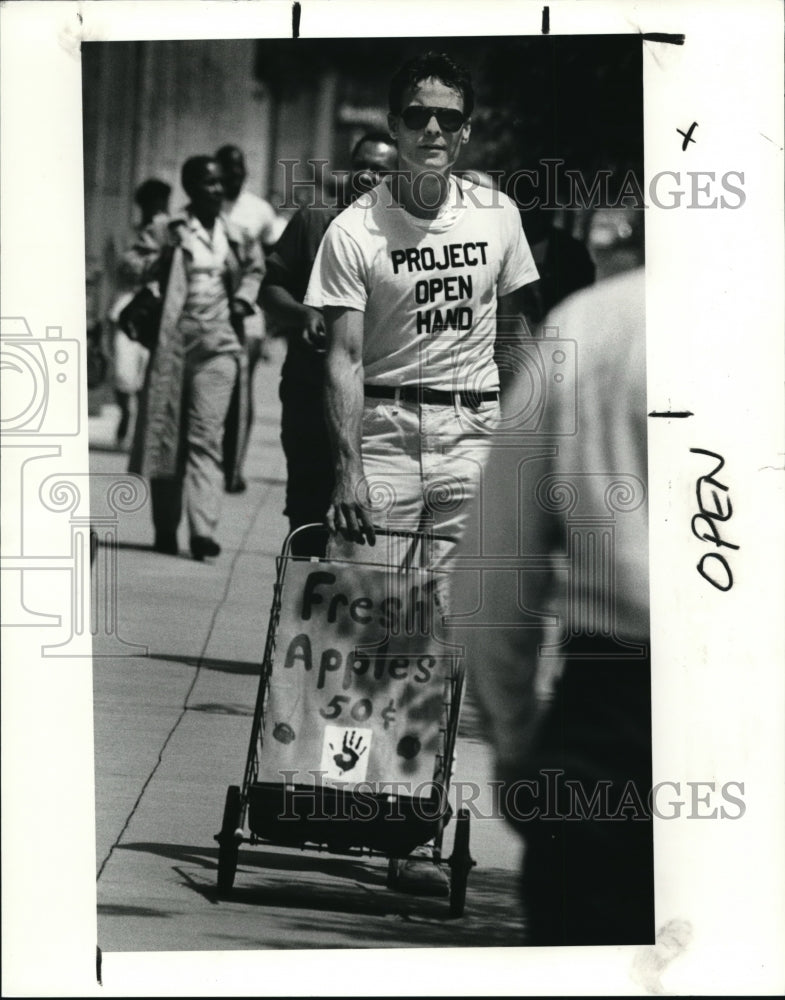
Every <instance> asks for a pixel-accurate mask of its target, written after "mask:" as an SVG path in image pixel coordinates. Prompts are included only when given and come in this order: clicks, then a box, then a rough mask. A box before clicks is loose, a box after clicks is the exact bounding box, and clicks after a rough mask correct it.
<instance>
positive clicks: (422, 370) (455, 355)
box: [305, 178, 539, 391]
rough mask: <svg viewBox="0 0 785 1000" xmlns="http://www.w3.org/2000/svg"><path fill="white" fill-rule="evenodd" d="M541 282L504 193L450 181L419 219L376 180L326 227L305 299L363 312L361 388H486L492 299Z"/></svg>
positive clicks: (490, 384)
mask: <svg viewBox="0 0 785 1000" xmlns="http://www.w3.org/2000/svg"><path fill="white" fill-rule="evenodd" d="M538 277H539V275H538V273H537V268H536V266H535V264H534V260H533V258H532V255H531V251H530V250H529V245H528V243H527V242H526V237H525V236H524V234H523V228H522V226H521V221H520V215H519V212H518V209H517V208H516V207H515V205H514V204H513V203H512V202H511V201H510V199H509V198H507V197H506V196H505V195H503V194H501V193H500V192H498V191H495V190H492V189H490V188H485V187H480V186H478V185H475V184H472V183H470V182H468V181H465V180H463V179H461V180H458V179H456V178H452V179H451V190H450V194H449V196H448V198H447V200H446V201H445V203H444V206H443V208H442V211H441V212H440V214H439V215H438V217H437V218H435V219H418V218H416V217H415V216H413V215H411V214H410V213H409V212H407V211H406V210H405V209H403V208H402V207H401V206H400V205H398V204H397V203H396V202H395V201H394V200H393V197H392V194H391V192H390V189H389V187H388V186H387V185H386V183H385V182H384V181H382V182H381V183H380V184H379V185H377V187H375V188H374V189H373V190H371V191H369V192H368V193H367V194H365V195H363V196H362V197H360V198H358V199H357V201H355V202H354V203H353V204H352V205H351V206H350V207H349V208H347V209H346V210H345V211H344V212H342V213H341V214H340V215H339V216H337V217H336V218H335V219H334V220H333V222H332V223H331V224H330V227H329V228H328V230H327V232H326V234H325V237H324V239H323V241H322V244H321V246H320V247H319V252H318V253H317V255H316V260H315V261H314V266H313V270H312V272H311V280H310V283H309V285H308V291H307V292H306V295H305V302H306V303H307V304H308V305H311V306H314V307H315V308H317V309H321V308H324V306H339V307H340V306H343V307H348V308H350V309H357V310H359V311H362V312H364V313H365V322H364V340H363V366H364V369H365V375H364V377H365V382H366V383H368V384H372V385H385V386H400V385H417V384H420V385H425V386H430V387H432V388H436V389H443V390H447V391H456V390H461V389H465V388H472V389H481V390H489V389H496V388H498V385H499V377H498V371H497V368H496V364H495V363H494V360H493V351H494V341H495V338H496V299H497V297H498V296H503V295H509V294H510V293H511V292H514V291H515V290H516V289H518V288H520V287H521V286H522V285H526V284H528V283H529V282H531V281H536V280H537V278H538Z"/></svg>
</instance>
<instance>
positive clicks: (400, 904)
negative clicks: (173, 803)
mask: <svg viewBox="0 0 785 1000" xmlns="http://www.w3.org/2000/svg"><path fill="white" fill-rule="evenodd" d="M118 850H127V851H138V852H141V853H147V854H155V855H158V856H160V857H163V858H169V859H171V860H172V861H174V862H175V864H174V865H173V866H172V867H173V870H174V871H175V872H176V873H177V874H178V875H179V877H180V878H181V879H182V880H183V884H184V886H186V887H187V888H189V889H191V890H192V891H193V892H195V893H198V894H199V895H200V896H201V897H202V898H203V899H205V900H206V901H208V902H209V903H211V904H212V905H215V906H220V905H223V906H227V907H228V906H233V907H237V906H253V907H258V906H265V907H272V908H281V909H285V910H291V911H293V912H292V913H291V914H289V915H287V917H286V921H287V926H288V927H289V928H290V930H293V929H295V928H296V926H297V925H298V922H299V924H301V926H302V930H303V935H302V936H298V935H296V934H294V935H292V936H291V938H290V939H291V942H292V943H291V945H289V944H288V943H278V944H277V945H275V947H292V948H303V947H306V948H307V947H314V948H318V947H325V946H327V947H352V948H363V947H367V948H373V947H385V946H387V947H395V946H398V945H400V944H402V943H403V942H402V941H401V930H402V923H401V921H403V922H404V925H406V924H409V923H412V922H413V923H416V924H417V925H418V932H417V944H419V945H423V946H425V945H427V946H439V945H441V946H444V947H456V946H474V947H492V946H499V947H511V946H521V945H522V944H524V943H525V941H524V921H523V918H522V916H519V915H518V906H517V897H516V883H515V879H514V878H513V879H511V877H510V872H509V871H506V870H504V869H500V868H486V869H482V868H478V869H475V871H474V872H473V873H472V876H471V878H470V880H469V888H468V895H467V908H466V913H465V916H464V917H463V918H461V919H459V920H454V919H451V918H450V917H449V909H448V901H447V899H446V898H435V897H433V896H427V895H423V896H416V895H412V894H411V893H403V892H397V891H394V890H391V889H388V888H387V887H386V867H387V866H386V862H385V860H384V859H383V858H378V859H375V861H370V860H369V861H361V860H355V859H351V858H347V857H345V856H341V855H320V854H316V853H313V852H311V853H304V852H303V853H295V852H292V853H281V852H279V851H276V850H274V849H271V848H270V847H264V846H261V847H259V848H246V849H241V850H240V857H239V864H238V871H237V875H236V878H235V884H234V888H233V889H232V890H231V891H230V892H229V893H228V894H226V895H223V896H222V895H221V894H219V892H218V889H217V886H216V884H215V880H216V877H217V864H218V859H217V855H218V851H217V848H210V847H199V846H189V845H185V844H179V845H178V844H158V843H145V842H138V843H130V844H120V845H118ZM183 866H185V868H184V867H183ZM188 866H196V868H197V871H196V872H194V871H191V872H189V871H187V870H186V869H187V867H188ZM325 876H326V877H327V878H325ZM203 877H204V881H203ZM207 879H209V881H207ZM98 910H99V913H101V914H103V915H104V916H115V915H116V916H123V915H124V912H122V911H121V912H118V910H117V907H115V906H113V905H111V904H106V905H101V904H99V907H98ZM303 911H320V912H323V913H324V914H325V920H326V923H325V927H327V928H329V930H330V932H331V933H333V934H334V933H336V932H337V933H344V934H345V936H346V944H345V945H336V944H327V945H325V943H324V942H323V941H320V940H319V939H318V935H316V936H315V935H314V924H313V916H307V917H306V916H304V915H303V916H298V912H299V913H303ZM139 915H143V914H139ZM157 915H160V916H165V915H166V914H165V913H163V912H162V913H160V914H157ZM357 916H366V917H387V918H390V917H392V918H396V919H395V920H394V921H393V923H392V924H391V925H389V926H386V925H381V926H380V925H377V924H375V925H374V928H373V931H372V932H370V933H369V935H368V937H367V938H363V937H361V936H360V935H359V934H358V929H357V922H356V918H357ZM446 931H449V937H448V938H445V932H446ZM287 937H289V935H287ZM408 946H411V943H410V944H409V945H408Z"/></svg>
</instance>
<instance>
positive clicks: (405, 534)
mask: <svg viewBox="0 0 785 1000" xmlns="http://www.w3.org/2000/svg"><path fill="white" fill-rule="evenodd" d="M314 528H319V529H320V530H321V531H324V532H329V530H330V529H329V528H328V527H327V525H326V524H324V522H322V521H312V522H311V523H310V524H301V525H300V527H299V528H295V529H294V531H290V532H289V534H288V535H287V536H286V538H285V540H284V543H283V550H282V552H281V555H282V556H284V557H286V556H288V555H289V550H290V549H291V547H292V539H293V538H294V536H295V535H298V534H299V533H300V532H301V531H312V530H313V529H314ZM373 529H374V531H375V532H376V534H377V535H397V536H399V537H400V538H411V539H415V540H420V541H421V540H422V539H424V538H427V539H429V540H431V539H433V540H434V541H437V542H457V541H458V539H457V538H456V537H455V536H454V535H442V534H437V533H436V532H430V531H410V530H408V529H406V528H380V527H378V526H377V525H374V526H373Z"/></svg>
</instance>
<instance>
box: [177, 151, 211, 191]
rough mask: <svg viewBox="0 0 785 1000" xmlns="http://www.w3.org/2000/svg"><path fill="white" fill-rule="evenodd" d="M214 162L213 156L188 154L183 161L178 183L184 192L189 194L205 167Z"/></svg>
mask: <svg viewBox="0 0 785 1000" xmlns="http://www.w3.org/2000/svg"><path fill="white" fill-rule="evenodd" d="M216 162H217V161H216V159H215V157H214V156H190V157H189V158H188V159H187V160H186V161H185V163H184V164H183V169H182V170H181V171H180V183H181V184H182V185H183V190H184V191H185V193H186V194H188V195H190V193H191V191H192V189H193V186H194V184H196V182H197V181H198V180H200V178H201V177H202V175H203V174H204V172H205V170H206V169H207V167H208V166H209V165H210V164H211V163H216Z"/></svg>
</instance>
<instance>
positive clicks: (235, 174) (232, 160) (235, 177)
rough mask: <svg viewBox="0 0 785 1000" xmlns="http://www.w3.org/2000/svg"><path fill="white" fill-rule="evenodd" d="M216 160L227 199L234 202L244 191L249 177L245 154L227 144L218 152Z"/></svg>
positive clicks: (237, 147) (236, 147)
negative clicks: (244, 185)
mask: <svg viewBox="0 0 785 1000" xmlns="http://www.w3.org/2000/svg"><path fill="white" fill-rule="evenodd" d="M215 159H216V160H217V162H218V165H219V166H220V168H221V173H222V175H223V182H224V191H225V192H226V197H227V199H228V200H229V201H234V200H235V199H236V198H237V197H238V196H239V194H240V192H241V191H242V189H243V184H245V179H246V177H247V176H248V170H247V168H246V166H245V153H243V151H242V150H241V149H240V147H239V146H235V145H232V144H231V143H227V145H225V146H221V148H220V149H219V150H218V151H217V152H216V154H215Z"/></svg>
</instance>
